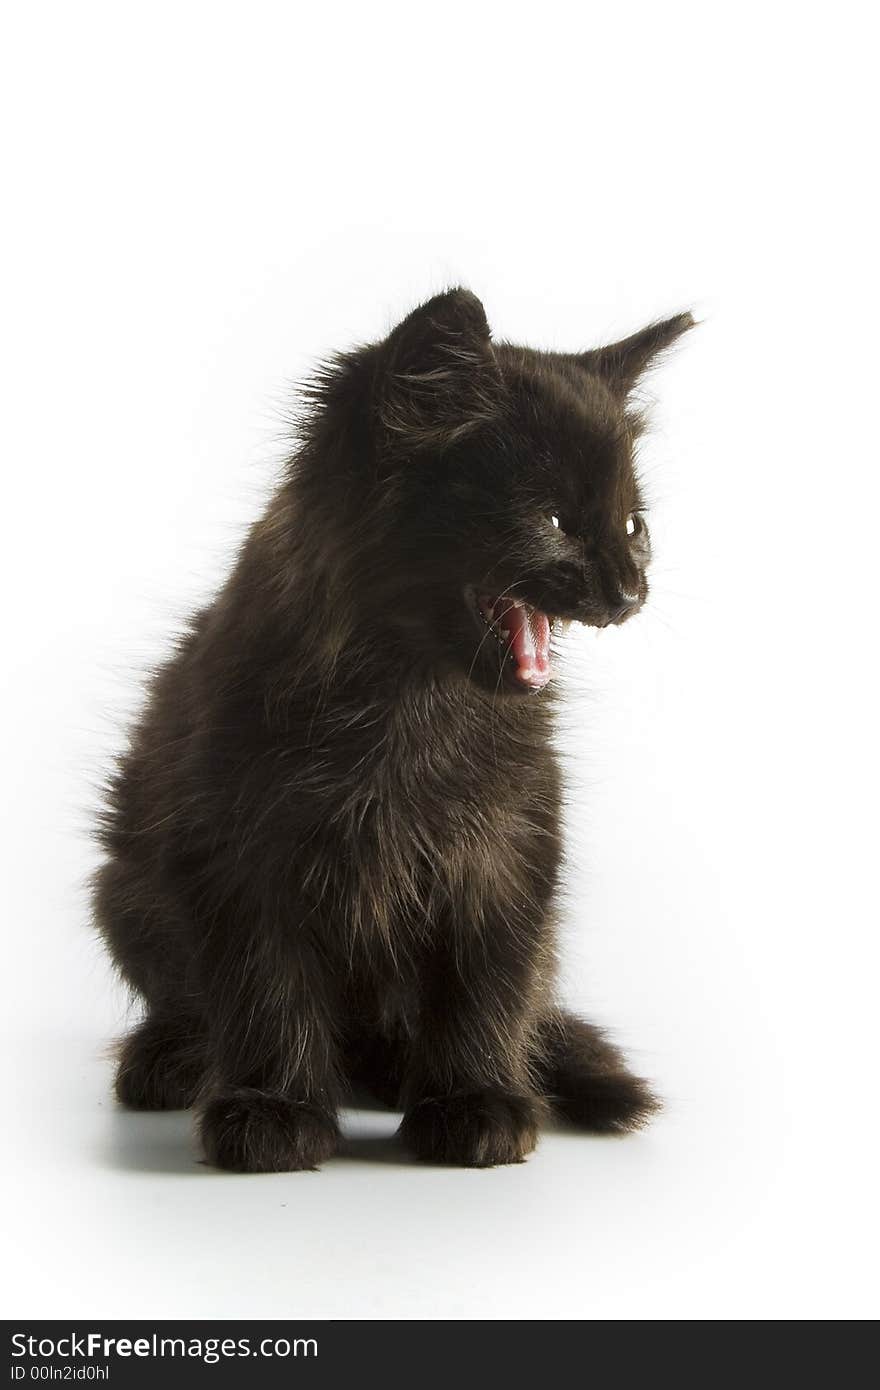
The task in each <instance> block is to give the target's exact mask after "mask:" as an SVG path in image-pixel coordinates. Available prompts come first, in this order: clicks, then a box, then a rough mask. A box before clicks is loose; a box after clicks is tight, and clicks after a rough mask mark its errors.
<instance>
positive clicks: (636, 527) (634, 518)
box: [626, 512, 642, 536]
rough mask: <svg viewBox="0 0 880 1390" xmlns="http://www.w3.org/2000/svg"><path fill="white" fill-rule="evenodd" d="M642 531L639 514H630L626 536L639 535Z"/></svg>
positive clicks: (627, 520)
mask: <svg viewBox="0 0 880 1390" xmlns="http://www.w3.org/2000/svg"><path fill="white" fill-rule="evenodd" d="M641 529H642V519H641V517H640V516H639V514H638V512H630V514H629V516H628V517H627V519H626V534H627V535H628V536H635V535H637V534H638V533H639V531H641Z"/></svg>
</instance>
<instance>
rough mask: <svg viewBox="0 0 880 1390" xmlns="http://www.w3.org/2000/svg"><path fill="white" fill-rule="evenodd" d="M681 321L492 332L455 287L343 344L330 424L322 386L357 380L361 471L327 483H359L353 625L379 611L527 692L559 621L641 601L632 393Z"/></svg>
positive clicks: (449, 665) (388, 624) (442, 651)
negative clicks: (583, 342) (610, 332)
mask: <svg viewBox="0 0 880 1390" xmlns="http://www.w3.org/2000/svg"><path fill="white" fill-rule="evenodd" d="M692 324H693V319H692V317H691V315H690V314H681V315H679V316H678V317H676V318H672V319H669V320H667V321H665V322H662V323H654V324H651V325H650V326H649V327H647V328H645V329H643V330H642V331H641V332H639V333H636V334H634V335H633V336H632V337H630V338H627V339H624V340H623V341H622V342H619V343H615V344H613V345H612V346H610V347H605V348H599V349H596V350H593V351H590V352H583V353H570V354H569V353H554V352H539V351H535V350H533V349H530V348H523V347H517V346H513V345H511V344H508V343H497V344H495V343H493V342H492V340H491V335H490V331H489V326H488V323H487V321H486V315H485V313H484V310H483V306H482V304H481V303H480V301H479V300H478V299H477V298H476V297H475V296H474V295H472V294H470V293H469V292H468V291H466V290H461V289H458V290H451V291H449V292H448V293H446V294H443V295H438V296H437V297H436V298H434V299H432V300H430V301H429V302H428V303H427V304H424V305H422V306H421V307H420V308H418V309H416V310H415V311H414V312H413V313H412V314H410V315H409V316H408V317H407V318H406V319H405V320H404V321H403V322H402V323H401V324H399V325H398V327H397V328H395V329H394V331H393V332H392V333H391V334H390V336H389V337H388V338H387V339H386V340H385V342H384V343H381V344H378V345H376V346H374V347H372V348H369V349H364V350H362V351H361V352H360V353H356V354H352V355H351V356H350V357H349V358H347V359H345V360H344V364H343V368H342V370H341V372H340V374H339V375H337V376H335V377H334V378H333V381H334V383H335V389H334V390H333V391H328V392H327V393H326V394H325V395H324V398H323V405H324V407H325V410H324V412H323V414H324V420H325V427H326V425H328V424H329V425H331V426H332V425H333V423H334V420H335V419H337V415H338V412H336V413H334V410H333V408H332V407H333V398H334V396H336V398H337V399H339V398H340V397H341V396H342V395H344V391H341V390H340V389H339V388H341V387H342V385H343V382H347V383H348V384H349V386H350V387H352V388H353V387H354V384H355V383H357V384H358V385H357V394H358V395H359V398H360V402H361V407H362V409H361V410H360V412H359V417H360V421H361V424H360V429H359V430H358V432H357V433H358V435H359V437H360V447H359V449H358V453H359V454H360V458H359V462H358V464H357V473H358V478H357V484H358V485H357V486H353V487H350V486H348V484H347V483H346V482H345V481H344V480H342V479H339V480H337V485H338V486H340V487H345V488H346V496H347V497H348V498H355V499H356V500H355V502H354V507H355V510H356V515H355V514H354V512H349V513H348V515H347V520H346V523H345V524H346V525H347V526H348V530H349V535H350V537H351V538H352V541H353V542H354V544H353V547H352V556H354V557H355V558H354V560H353V569H352V581H353V582H352V586H351V590H350V592H351V597H352V601H353V602H354V603H355V604H357V605H358V607H359V608H360V610H361V612H360V619H359V621H360V623H361V625H363V623H365V622H370V623H372V626H373V628H374V629H375V625H376V622H377V621H378V622H379V624H380V625H381V626H382V627H383V628H385V629H386V631H388V632H389V633H392V632H393V634H394V637H395V639H396V640H395V646H398V645H399V643H400V641H402V642H403V643H404V644H405V646H406V647H407V648H409V650H410V651H411V652H412V654H413V657H414V658H417V659H419V660H423V661H425V662H427V663H428V664H430V665H432V666H433V667H434V668H436V669H446V670H449V669H453V670H457V671H458V672H459V673H464V674H465V675H466V676H467V677H468V678H469V679H471V680H473V681H476V682H477V683H479V684H481V685H483V686H484V687H486V688H488V689H490V690H492V691H495V690H501V689H505V690H508V691H511V692H520V693H524V692H530V691H531V692H534V691H538V690H541V689H543V687H544V686H545V685H546V684H547V682H548V681H549V679H550V676H551V659H550V638H551V633H552V631H553V629H554V627H555V626H556V625H558V624H561V623H562V622H565V621H576V622H582V623H588V624H590V625H592V626H595V627H607V626H609V625H610V624H620V623H623V622H625V621H626V620H627V619H628V618H630V617H631V616H632V615H633V614H634V613H636V612H638V610H639V608H641V606H642V604H643V603H644V601H645V597H646V595H647V591H648V584H647V577H646V570H647V565H648V560H649V558H650V543H649V536H648V528H647V525H646V522H645V516H644V507H643V500H642V496H641V493H640V491H639V486H638V481H637V478H636V474H635V470H634V466H633V446H634V442H635V439H636V437H637V435H638V433H639V423H640V422H639V418H638V415H637V413H636V412H635V411H634V410H633V409H632V407H631V405H630V402H629V396H630V392H631V391H632V389H633V387H634V386H635V384H636V382H637V380H638V378H639V376H640V374H641V373H642V372H643V371H644V370H645V369H646V368H647V367H648V366H649V365H650V363H651V362H652V361H653V359H654V358H655V357H656V356H657V355H658V354H659V353H661V352H662V351H663V350H664V349H665V348H667V347H669V346H670V345H671V344H672V343H673V342H674V341H675V340H676V339H677V338H678V337H679V336H680V334H682V333H683V332H684V331H685V330H686V329H688V328H689V327H691V325H692ZM337 424H338V420H337ZM351 482H352V484H353V483H354V479H352V480H351ZM355 538H356V539H355Z"/></svg>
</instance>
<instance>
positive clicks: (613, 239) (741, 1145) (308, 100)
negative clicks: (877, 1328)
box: [0, 0, 880, 1319]
mask: <svg viewBox="0 0 880 1390" xmlns="http://www.w3.org/2000/svg"><path fill="white" fill-rule="evenodd" d="M6 15H7V18H6V22H5V25H4V29H5V33H4V35H3V42H2V45H0V48H2V60H0V61H2V67H3V71H2V73H0V101H2V104H3V108H4V109H3V111H2V125H3V130H4V144H5V147H6V148H5V158H4V175H3V195H4V203H5V211H4V214H3V227H2V237H3V243H4V245H3V253H2V273H3V279H4V286H3V292H2V306H3V307H2V318H3V346H2V354H3V361H2V382H3V398H4V405H3V410H2V430H3V441H2V466H3V491H2V496H3V545H2V548H0V563H2V566H3V577H2V585H0V605H2V631H3V666H2V690H0V694H2V702H3V715H2V723H0V727H2V731H3V739H4V751H3V760H2V773H3V792H4V794H3V797H2V816H3V841H2V843H3V851H4V893H5V903H4V913H3V916H4V926H3V929H4V962H5V964H4V968H3V972H2V974H3V989H4V993H5V995H6V1001H5V1004H4V1006H3V1012H2V1025H3V1030H4V1040H3V1049H2V1062H3V1068H4V1073H5V1077H4V1083H3V1084H4V1107H3V1108H4V1112H5V1121H6V1122H5V1123H4V1126H3V1128H4V1136H3V1150H4V1164H5V1169H4V1171H5V1177H4V1180H3V1189H2V1195H3V1200H4V1203H5V1204H6V1206H7V1210H6V1212H5V1216H4V1277H5V1279H6V1282H7V1287H6V1290H5V1297H4V1300H3V1303H4V1312H5V1313H6V1315H7V1316H13V1315H15V1316H24V1315H31V1316H35V1315H40V1316H44V1317H49V1316H58V1317H70V1318H74V1317H79V1318H82V1317H86V1316H88V1317H91V1318H96V1317H111V1316H134V1315H139V1316H143V1317H158V1316H187V1315H193V1316H196V1315H201V1316H215V1317H224V1318H227V1317H229V1318H232V1317H236V1316H245V1315H263V1316H292V1317H293V1316H301V1315H303V1316H304V1315H311V1316H324V1317H378V1318H391V1317H430V1318H448V1317H459V1318H476V1317H492V1318H505V1317H528V1316H533V1317H538V1318H549V1317H553V1316H564V1317H568V1318H588V1319H589V1318H615V1319H633V1318H658V1319H665V1318H675V1319H683V1318H728V1319H734V1318H736V1319H738V1318H746V1317H748V1318H755V1317H757V1318H843V1317H866V1316H870V1315H873V1314H875V1313H876V1311H877V1308H876V1298H875V1290H874V1289H873V1288H872V1277H873V1276H874V1274H875V1272H876V1234H877V1232H876V1224H875V1218H876V1211H875V1209H874V1196H873V1192H874V1181H873V1177H874V1174H873V1173H872V1168H873V1165H874V1164H875V1163H876V1157H877V1147H876V1145H877V1137H878V1136H877V1103H876V1097H875V1080H876V1067H875V1063H874V1057H875V1052H876V1049H875V1045H874V1034H875V1027H874V1018H873V1014H874V1011H875V998H876V980H877V965H878V960H877V955H878V953H877V946H876V928H877V906H876V896H877V895H876V888H875V876H876V860H875V855H876V772H877V763H876V752H877V749H876V738H875V731H874V730H875V723H876V706H875V701H876V697H877V690H876V684H875V680H874V677H875V669H874V668H875V661H876V655H875V653H876V600H875V593H874V588H875V574H876V560H875V552H876V528H877V501H878V498H877V494H878V485H877V468H878V459H877V448H876V425H875V420H874V415H875V406H874V401H875V398H876V381H877V372H876V367H877V354H876V344H877V316H878V307H880V306H878V302H877V300H878V296H877V279H876V250H877V240H878V227H877V220H876V216H875V212H876V209H875V206H874V198H875V182H876V181H875V176H874V172H873V171H874V169H875V150H874V149H873V142H872V139H871V126H872V123H873V124H875V125H876V114H877V113H876V110H875V109H872V108H873V102H872V96H871V91H872V88H873V87H874V86H875V78H876V73H875V71H874V67H873V63H874V54H875V51H876V50H875V46H874V44H873V43H872V41H871V35H869V33H868V22H869V15H870V7H869V6H868V5H867V4H865V5H860V4H853V3H839V4H837V5H834V6H824V5H823V6H819V5H813V4H811V3H809V2H807V3H799V4H774V3H762V4H759V5H754V4H748V3H746V4H741V5H738V6H736V7H735V8H733V9H731V8H730V7H727V8H725V7H718V6H712V5H706V4H702V3H700V4H693V5H691V4H676V3H669V0H667V3H664V4H661V5H653V4H652V5H648V4H641V3H638V4H635V3H634V4H630V5H626V6H623V5H617V6H608V5H602V6H598V5H593V4H589V3H579V4H574V3H572V4H559V3H552V0H546V2H545V3H544V4H542V5H538V6H535V5H520V4H517V3H506V4H498V3H483V4H481V3H478V2H477V0H474V2H472V3H468V4H459V3H455V0H445V3H444V4H442V5H440V4H438V5H432V6H429V5H413V4H400V5H397V4H389V3H384V4H383V3H373V4H364V5H359V6H351V7H345V6H339V5H332V4H325V5H323V6H298V5H294V4H278V5H273V4H263V3H254V2H253V0H250V3H248V4H239V5H230V4H222V3H212V4H193V3H180V0H177V3H174V4H167V5H166V4H162V3H155V2H154V3H151V4H150V5H141V6H138V5H134V4H132V5H118V4H106V5H100V4H94V3H82V4H78V5H75V6H69V5H62V4H39V3H31V4H28V5H17V6H16V5H13V6H10V7H9V8H8V9H7V11H6ZM456 282H464V283H466V284H468V285H469V286H471V287H472V288H473V289H474V290H475V291H476V292H477V293H478V294H480V295H481V297H482V298H483V299H484V302H485V304H486V307H487V311H488V313H489V317H490V321H491V322H492V324H493V326H494V328H495V330H496V333H497V335H498V336H499V337H510V338H512V339H514V340H521V341H524V342H527V343H530V344H533V345H544V346H548V347H565V348H578V347H586V346H590V345H593V344H595V343H597V342H599V341H602V340H606V339H608V338H610V337H613V336H614V335H619V334H622V333H625V332H629V331H631V330H633V329H635V328H636V327H638V326H640V324H641V323H642V322H644V321H646V320H647V319H649V318H651V317H654V316H656V315H658V314H665V313H670V312H674V311H677V310H680V309H682V308H687V307H693V308H694V309H695V310H696V312H697V314H698V316H699V317H700V318H701V319H702V320H703V324H702V327H700V328H699V330H697V331H696V332H694V333H693V334H691V335H689V337H688V338H687V339H686V341H685V342H684V343H683V344H682V345H681V347H680V349H679V351H678V352H677V354H676V355H675V356H674V358H672V359H670V361H669V362H668V363H667V365H665V366H664V367H663V368H662V369H661V370H660V371H658V372H657V373H656V374H655V375H654V377H653V378H652V380H651V383H650V388H651V394H652V395H653V396H656V400H657V405H656V409H655V411H654V421H655V429H654V431H653V433H652V435H651V436H650V438H649V439H648V441H647V443H646V445H645V449H644V468H645V473H646V476H647V479H648V483H649V488H650V491H651V494H652V496H653V498H654V501H655V507H654V512H653V530H654V537H655V543H656V549H657V552H658V558H657V563H656V567H655V573H654V601H653V603H652V606H651V609H650V611H649V612H646V613H645V614H644V615H643V616H642V617H640V618H639V620H638V622H636V623H633V624H630V625H628V626H627V627H626V628H624V629H622V630H620V631H611V632H608V633H601V634H596V633H586V632H585V633H581V634H577V635H575V636H574V637H573V639H572V643H571V647H572V655H571V659H570V661H569V663H568V671H567V677H566V678H567V680H568V682H569V684H570V686H571V691H570V697H569V704H568V715H567V719H566V724H567V732H566V733H565V734H564V738H563V742H564V748H565V756H566V763H567V766H568V769H569V774H570V779H571V783H572V804H571V812H570V821H571V829H570V845H571V855H570V858H571V868H570V873H569V881H568V885H567V903H568V908H567V917H568V922H567V931H566V966H565V983H566V992H567V994H568V995H569V997H570V998H571V999H572V1000H573V1001H575V1002H576V1003H577V1004H578V1005H579V1006H580V1007H582V1008H584V1009H585V1010H588V1011H591V1013H592V1016H593V1017H595V1018H597V1019H598V1020H599V1021H603V1022H607V1023H610V1024H611V1025H613V1026H614V1028H615V1031H616V1035H617V1036H618V1037H619V1038H620V1039H621V1041H623V1042H624V1043H625V1044H626V1045H627V1047H628V1048H629V1049H630V1051H631V1055H632V1057H633V1059H634V1060H635V1062H636V1063H637V1064H638V1065H639V1066H640V1067H642V1068H643V1069H644V1070H645V1071H646V1072H647V1073H648V1074H650V1075H652V1076H654V1077H655V1078H656V1079H657V1082H658V1084H659V1086H660V1088H661V1090H662V1092H663V1094H664V1095H665V1097H666V1098H667V1102H668V1108H667V1112H666V1114H665V1115H664V1117H663V1118H662V1119H661V1120H659V1121H658V1122H657V1123H656V1124H655V1125H654V1127H653V1128H652V1129H651V1130H650V1131H648V1132H646V1133H645V1134H643V1135H640V1136H638V1137H635V1138H632V1139H627V1140H623V1141H614V1140H597V1139H591V1138H585V1137H581V1136H576V1135H571V1134H562V1133H558V1134H549V1135H547V1136H546V1137H545V1139H544V1140H543V1142H542V1144H541V1146H540V1148H539V1150H538V1152H537V1153H536V1154H535V1155H534V1156H533V1157H532V1158H531V1159H530V1160H529V1161H528V1163H526V1164H525V1165H523V1166H520V1167H516V1168H511V1169H507V1170H498V1171H491V1172H459V1171H450V1172H440V1171H435V1170H430V1169H422V1168H419V1167H417V1166H414V1165H412V1164H409V1163H408V1162H406V1160H405V1159H404V1157H403V1155H402V1154H401V1153H400V1152H399V1151H398V1150H397V1148H396V1146H395V1145H394V1144H393V1143H392V1142H390V1140H388V1139H387V1137H385V1138H383V1136H387V1134H388V1133H389V1124H388V1123H387V1121H386V1120H384V1119H383V1118H382V1117H376V1116H370V1115H367V1114H360V1115H355V1116H351V1117H350V1119H349V1122H348V1127H349V1131H350V1133H351V1135H352V1136H353V1137H352V1140H351V1143H350V1146H349V1148H348V1151H347V1152H346V1153H345V1154H344V1155H343V1156H340V1157H339V1158H338V1159H336V1160H334V1161H333V1162H332V1163H330V1164H329V1165H328V1166H327V1167H326V1168H325V1169H324V1171H323V1172H321V1173H318V1174H305V1175H302V1174H300V1175H296V1174H292V1175H282V1176H277V1177H274V1176H272V1177H243V1178H242V1177H233V1176H226V1175H221V1174H218V1173H214V1172H211V1171H209V1170H207V1169H206V1168H204V1167H201V1166H199V1165H198V1164H197V1163H196V1162H195V1157H194V1151H193V1149H192V1148H191V1145H190V1139H189V1120H188V1117H186V1116H155V1117H152V1116H148V1117H134V1116H130V1115H126V1114H124V1113H121V1112H119V1111H117V1110H116V1109H115V1107H114V1105H113V1103H112V1102H111V1099H110V1091H109V1084H110V1070H109V1064H108V1062H107V1061H106V1058H105V1056H104V1054H103V1052H102V1049H104V1048H105V1046H106V1044H107V1042H108V1040H110V1039H111V1038H112V1037H113V1036H114V1035H116V1034H118V1032H119V1031H120V1029H121V1028H122V1026H123V1023H124V1018H125V1007H126V1006H125V1001H124V999H123V997H122V995H121V993H120V992H119V991H118V990H117V989H116V987H115V986H114V985H113V984H112V982H111V980H110V977H109V973H108V970H107V968H106V966H105V964H104V962H103V960H102V958H101V955H100V952H99V950H98V948H97V946H96V945H95V944H94V942H93V940H92V938H91V935H90V931H89V926H88V918H87V911H86V899H85V893H84V889H83V880H84V877H85V875H86V874H87V872H88V870H89V868H90V867H91V865H92V864H93V863H94V855H93V852H92V850H91V849H90V847H89V844H88V842H87V838H86V830H87V826H88V814H89V807H90V805H91V804H93V798H94V793H93V787H94V785H95V784H96V782H97V781H98V779H99V777H100V775H101V770H102V768H103V767H104V766H105V764H106V759H107V756H108V753H109V751H110V750H111V749H112V748H114V747H116V746H117V745H118V740H119V732H118V730H119V727H120V723H121V721H122V720H123V718H124V716H125V713H126V712H127V711H128V710H130V709H131V708H132V706H133V704H134V703H135V701H136V682H137V677H138V674H139V673H141V672H143V671H144V670H145V668H146V667H147V666H148V664H149V663H150V661H151V660H155V658H156V657H157V655H159V654H160V653H161V652H162V651H163V650H164V644H165V642H166V640H167V638H168V636H169V634H170V633H171V632H172V631H173V630H174V627H175V624H176V623H177V622H178V620H179V618H180V617H181V616H182V615H183V614H185V613H186V611H187V610H188V608H189V607H190V606H191V605H192V604H193V603H194V602H195V601H196V600H197V599H198V598H200V597H202V596H203V595H205V594H206V593H209V592H210V591H211V588H212V586H213V585H214V584H215V583H216V581H217V579H218V577H219V576H221V575H222V574H223V572H224V570H225V569H226V567H227V565H228V563H229V557H230V555H231V553H232V551H233V548H234V545H235V543H236V541H237V539H238V538H239V537H240V536H241V534H242V531H243V529H244V527H245V525H246V524H247V522H248V521H249V520H250V519H251V518H252V517H253V516H254V515H256V514H257V512H258V511H259V508H260V506H261V503H262V500H263V498H264V497H265V495H266V491H267V489H268V487H269V486H270V483H271V477H272V472H273V467H275V466H276V465H277V463H278V460H279V459H280V458H281V457H282V454H283V449H284V429H285V424H284V422H285V414H286V411H287V410H288V407H289V404H290V401H291V398H292V397H291V388H290V383H291V382H293V381H295V380H296V379H298V378H301V377H302V376H303V375H304V374H305V373H306V372H307V371H308V370H309V367H310V364H311V363H312V362H313V361H314V360H315V359H316V358H317V357H318V356H320V355H321V354H322V353H324V352H327V351H329V350H331V349H333V348H336V347H344V346H346V345H350V344H352V343H353V342H355V341H358V340H363V339H367V338H370V337H374V336H376V335H378V334H381V333H383V332H385V331H386V330H387V328H388V327H389V326H390V325H391V324H392V323H393V322H394V320H395V318H396V317H398V316H399V315H401V314H402V313H404V312H405V311H407V310H408V309H409V308H410V307H412V305H413V304H414V303H415V302H417V301H419V300H420V299H422V298H425V297H426V296H427V295H429V294H431V293H432V292H434V291H436V290H437V289H439V288H442V287H444V286H445V285H447V284H450V283H456ZM390 1128H393V1121H392V1122H391V1126H390Z"/></svg>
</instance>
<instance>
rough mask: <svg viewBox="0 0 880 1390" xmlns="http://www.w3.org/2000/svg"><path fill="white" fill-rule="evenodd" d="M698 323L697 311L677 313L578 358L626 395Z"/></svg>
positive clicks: (615, 390) (618, 392)
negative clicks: (695, 316)
mask: <svg viewBox="0 0 880 1390" xmlns="http://www.w3.org/2000/svg"><path fill="white" fill-rule="evenodd" d="M694 323H695V320H694V316H693V314H676V316H675V317H674V318H671V319H664V320H663V321H662V322H659V323H649V324H648V326H647V328H642V329H641V330H640V331H639V332H638V333H633V334H632V336H631V337H629V338H623V339H622V340H621V341H620V342H619V343H612V344H611V345H610V346H609V347H603V348H594V349H593V350H592V352H582V353H579V354H578V357H577V358H576V360H577V362H578V363H579V364H580V366H582V367H584V368H585V369H586V370H587V371H589V372H593V373H594V374H595V375H596V376H600V377H602V378H603V380H604V381H605V382H606V384H607V385H608V386H610V387H611V389H612V390H613V391H614V392H615V394H617V395H621V396H625V395H627V394H628V392H630V391H631V390H632V388H633V387H634V386H635V384H636V382H637V381H638V379H639V377H640V376H641V375H642V372H644V371H647V369H648V367H650V366H651V364H652V362H653V361H654V359H655V358H656V357H658V356H659V355H660V354H661V353H662V352H665V351H666V349H667V348H670V347H672V344H673V343H674V342H676V340H677V339H678V338H680V337H681V335H682V333H686V332H687V330H688V329H689V328H693V327H694Z"/></svg>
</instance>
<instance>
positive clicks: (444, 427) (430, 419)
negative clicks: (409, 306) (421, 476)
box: [379, 289, 501, 450]
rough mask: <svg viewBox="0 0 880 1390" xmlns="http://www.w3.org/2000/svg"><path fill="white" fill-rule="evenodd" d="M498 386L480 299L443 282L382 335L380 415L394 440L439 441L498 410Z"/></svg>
mask: <svg viewBox="0 0 880 1390" xmlns="http://www.w3.org/2000/svg"><path fill="white" fill-rule="evenodd" d="M500 388H501V374H500V372H499V369H498V364H497V362H496V361H495V354H494V352H493V350H492V341H491V333H490V330H489V324H488V323H487V321H486V313H485V310H484V308H483V306H482V304H481V303H480V301H479V299H477V297H476V295H474V294H471V292H470V291H469V290H465V289H453V290H448V291H447V292H446V293H445V294H438V295H435V297H434V298H433V299H429V300H428V302H427V303H426V304H422V305H420V307H419V308H418V309H415V310H413V312H412V313H411V314H409V315H408V316H407V318H405V319H404V320H403V322H402V323H400V324H398V326H397V327H396V328H395V329H394V331H393V332H392V333H391V334H390V335H389V337H388V338H387V339H386V342H385V369H384V373H383V379H382V383H381V388H380V400H379V419H380V422H381V424H382V426H383V427H384V429H385V431H386V433H387V436H388V437H389V439H390V440H391V441H392V443H394V444H395V445H396V446H400V447H402V448H406V449H410V450H411V449H424V448H431V447H434V448H443V447H446V446H448V445H449V444H453V443H455V442H456V441H457V440H458V439H460V438H462V437H463V436H464V435H466V434H469V433H471V432H472V431H473V430H474V429H476V428H478V427H479V426H480V425H482V424H485V423H487V422H488V421H490V420H492V419H494V418H495V417H496V415H497V412H498V409H499V405H500Z"/></svg>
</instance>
